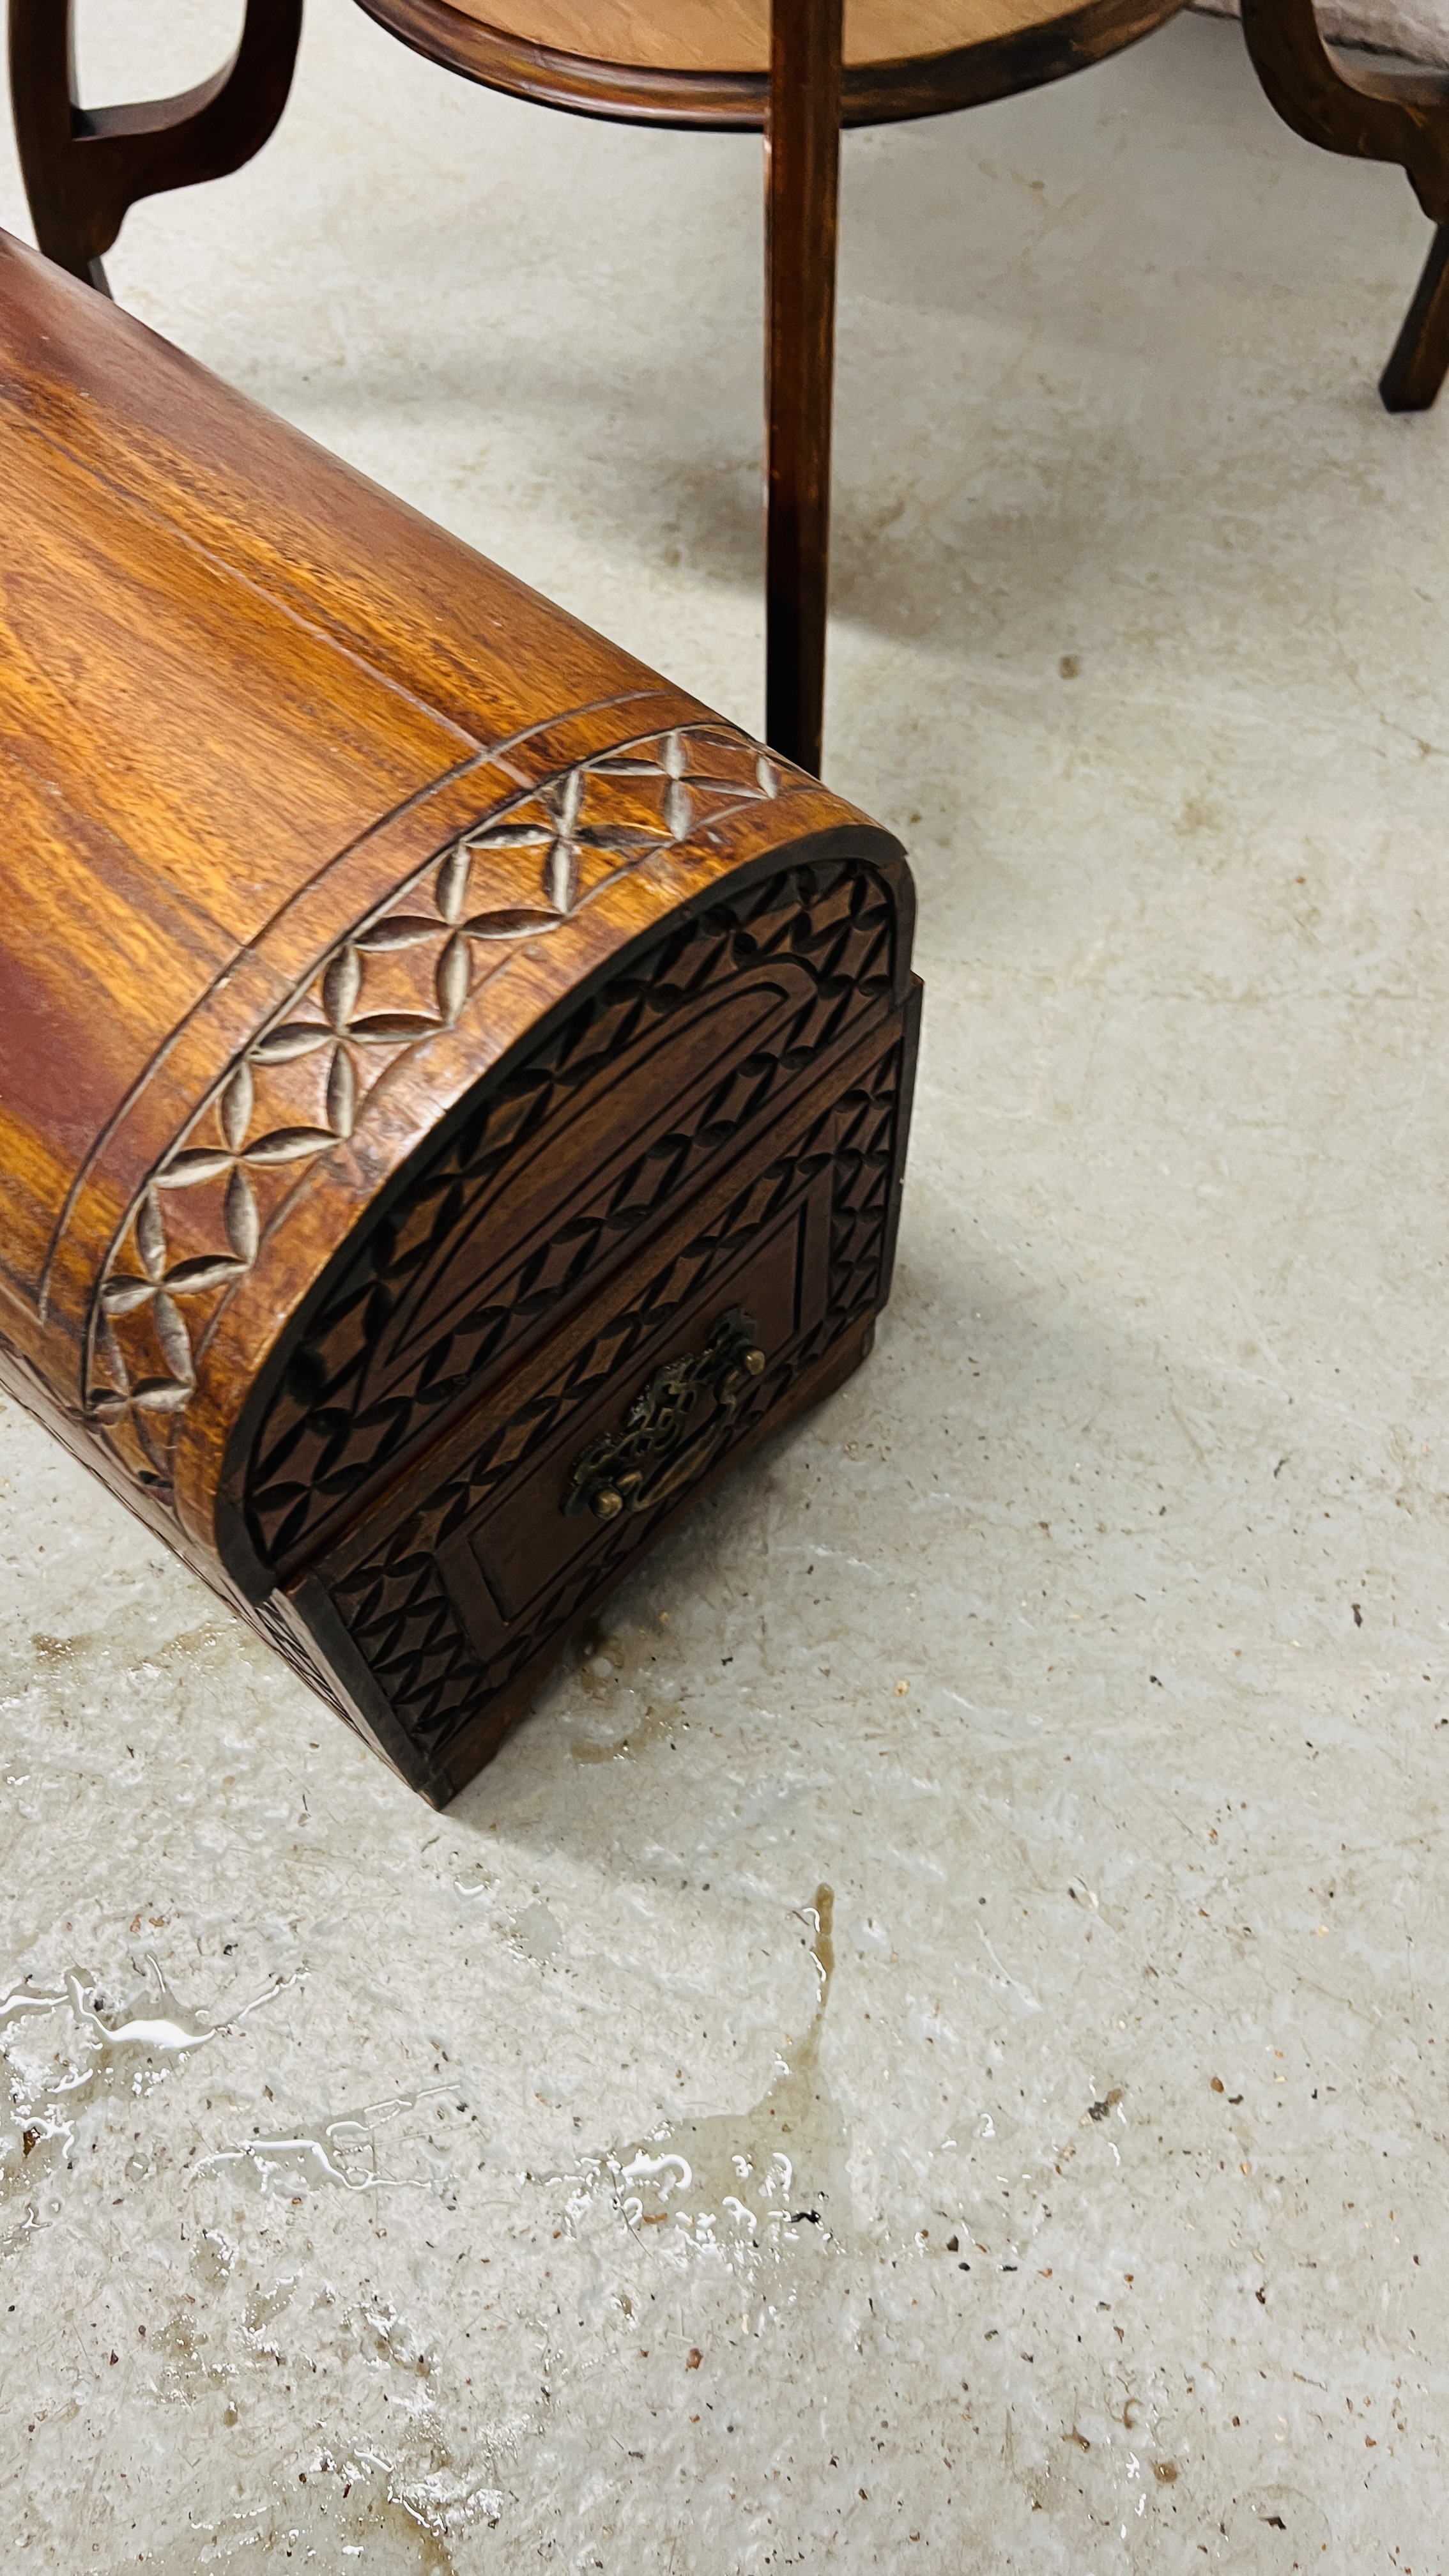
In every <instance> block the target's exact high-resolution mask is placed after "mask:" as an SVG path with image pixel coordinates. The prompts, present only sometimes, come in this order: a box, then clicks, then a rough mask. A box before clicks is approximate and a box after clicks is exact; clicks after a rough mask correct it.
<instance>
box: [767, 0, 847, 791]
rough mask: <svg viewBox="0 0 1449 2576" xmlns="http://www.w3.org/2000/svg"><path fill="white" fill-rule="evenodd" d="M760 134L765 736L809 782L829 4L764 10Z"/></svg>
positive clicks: (826, 264)
mask: <svg viewBox="0 0 1449 2576" xmlns="http://www.w3.org/2000/svg"><path fill="white" fill-rule="evenodd" d="M774 35H775V54H774V61H773V64H772V68H771V75H770V112H769V117H768V121H767V123H766V127H765V637H766V647H765V733H766V737H767V739H768V740H769V741H771V742H776V743H781V744H786V743H788V744H789V745H790V747H791V756H792V758H794V759H796V760H798V761H799V763H800V766H801V768H802V769H808V770H810V771H811V772H812V773H816V774H818V772H819V769H820V761H821V749H822V734H823V729H824V721H825V629H826V617H827V609H828V597H829V582H830V423H831V411H832V407H833V400H834V388H835V274H836V242H837V235H838V230H839V203H840V76H841V51H840V44H841V0H795V5H793V6H792V7H790V8H781V9H776V11H775V12H774Z"/></svg>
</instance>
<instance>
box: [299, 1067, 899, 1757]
mask: <svg viewBox="0 0 1449 2576" xmlns="http://www.w3.org/2000/svg"><path fill="white" fill-rule="evenodd" d="M900 1073H901V1055H900V1050H899V1048H898V1047H897V1048H894V1049H892V1050H891V1051H890V1052H889V1053H888V1054H887V1055H886V1056H884V1057H883V1058H882V1060H881V1062H880V1063H879V1065H877V1066H876V1067H875V1068H874V1069H873V1070H872V1072H871V1074H870V1075H869V1076H868V1077H867V1078H866V1079H865V1080H864V1081H863V1082H862V1083H860V1084H859V1085H858V1086H857V1087H856V1088H855V1089H853V1090H851V1091H850V1092H848V1093H847V1094H845V1095H844V1096H843V1097H842V1098H841V1099H840V1100H839V1101H837V1102H835V1103H834V1104H833V1106H832V1107H831V1108H830V1109H829V1110H828V1111H827V1112H825V1114H824V1115H823V1117H822V1118H821V1119H820V1120H819V1121H818V1122H817V1123H816V1125H815V1126H814V1127H813V1128H812V1130H811V1131H810V1133H809V1135H808V1136H807V1137H806V1138H804V1139H803V1140H802V1142H801V1144H800V1146H799V1147H798V1148H797V1150H796V1152H795V1153H794V1154H792V1155H791V1156H790V1157H789V1158H788V1159H787V1160H785V1161H782V1162H781V1163H780V1164H778V1165H776V1166H774V1167H772V1169H771V1171H770V1172H768V1173H766V1174H764V1175H762V1177H761V1181H760V1182H759V1183H758V1184H756V1185H754V1187H753V1188H752V1190H750V1191H747V1192H746V1193H744V1194H743V1196H742V1199H741V1201H740V1202H739V1203H737V1205H736V1207H735V1208H733V1209H731V1210H730V1211H729V1212H728V1214H727V1216H726V1217H725V1218H723V1219H722V1220H721V1221H720V1224H719V1226H718V1228H717V1229H716V1231H715V1232H714V1234H712V1235H711V1237H709V1238H706V1239H702V1245H701V1249H702V1250H704V1251H705V1252H706V1253H709V1252H713V1253H715V1254H716V1255H717V1256H718V1257H719V1258H721V1259H723V1258H729V1259H733V1257H734V1255H735V1253H736V1252H737V1250H738V1248H739V1245H740V1243H741V1242H742V1241H744V1240H747V1239H748V1236H749V1234H750V1233H751V1232H752V1231H757V1230H758V1227H759V1226H760V1225H762V1224H764V1223H766V1222H767V1221H768V1217H769V1214H770V1212H771V1210H772V1208H773V1206H774V1205H776V1204H778V1201H779V1199H780V1198H781V1197H783V1196H785V1195H786V1194H787V1193H788V1192H789V1191H790V1190H791V1189H792V1188H795V1187H798V1186H799V1185H800V1183H801V1181H802V1179H803V1180H808V1178H809V1177H810V1176H811V1174H812V1173H813V1172H814V1171H815V1170H818V1169H819V1168H820V1166H821V1164H822V1163H823V1162H825V1161H827V1160H828V1161H829V1163H830V1164H831V1167H832V1173H833V1185H832V1201H831V1251H830V1271H829V1286H828V1293H827V1302H826V1312H825V1314H824V1316H823V1318H822V1319H821V1321H820V1323H819V1324H818V1326H817V1327H816V1328H815V1330H814V1331H813V1332H811V1333H810V1334H808V1335H806V1336H804V1337H803V1338H802V1340H801V1341H800V1343H799V1344H797V1345H796V1346H795V1347H794V1348H793V1349H792V1350H791V1351H789V1352H788V1353H787V1354H786V1355H785V1357H784V1358H783V1360H782V1361H781V1362H780V1363H779V1364H777V1365H776V1366H775V1367H773V1368H771V1369H769V1370H767V1371H766V1373H765V1374H764V1375H763V1376H762V1377H760V1378H758V1379H756V1380H754V1381H753V1383H752V1385H751V1388H750V1390H749V1392H748V1395H747V1396H746V1397H745V1398H744V1399H743V1400H742V1401H741V1403H740V1406H739V1408H738V1411H737V1412H736V1414H735V1415H734V1416H733V1417H732V1426H731V1429H732V1439H731V1445H735V1444H737V1443H738V1442H739V1441H740V1440H741V1439H743V1438H744V1437H745V1436H747V1434H748V1433H749V1431H750V1430H751V1429H753V1427H754V1426H755V1424H756V1423H758V1422H759V1421H761V1420H762V1419H763V1418H764V1416H765V1414H767V1413H768V1412H769V1411H770V1410H771V1408H772V1407H773V1406H774V1405H776V1404H777V1403H778V1402H779V1401H780V1399H781V1398H782V1396H784V1395H785V1394H786V1393H787V1392H788V1389H789V1387H790V1386H791V1384H792V1383H793V1382H794V1380H795V1379H796V1378H797V1377H799V1376H801V1375H802V1374H803V1373H804V1372H805V1371H806V1370H808V1369H810V1368H812V1367H813V1366H814V1365H815V1363H816V1361H817V1360H819V1359H821V1358H823V1356H824V1355H825V1353H826V1352H827V1351H829V1350H830V1349H831V1347H832V1346H833V1344H834V1343H835V1342H836V1341H837V1340H838V1339H839V1337H840V1335H841V1334H842V1333H843V1332H845V1330H846V1329H847V1327H848V1326H849V1325H850V1324H851V1323H852V1322H854V1321H855V1320H856V1319H857V1318H858V1317H859V1316H860V1315H862V1314H865V1313H868V1312H869V1310H870V1308H871V1307H872V1305H873V1304H874V1302H875V1299H876V1296H877V1293H878V1289H879V1281H880V1264H881V1258H882V1254H883V1251H884V1245H885V1229H886V1220H887V1214H888V1209H889V1201H890V1191H891V1171H892V1167H893V1163H894V1150H893V1148H894V1133H895V1119H896V1111H897V1106H898V1099H899V1089H900ZM695 1251H696V1247H695V1246H691V1247H690V1251H689V1253H687V1254H684V1255H681V1257H680V1258H681V1262H683V1263H686V1264H687V1263H688V1262H689V1261H690V1259H691V1256H692V1255H693V1254H694V1253H695ZM707 1267H708V1263H707V1262H706V1270H707ZM702 1275H705V1272H701V1271H696V1272H695V1274H694V1281H693V1284H695V1285H697V1284H698V1280H699V1278H700V1276H702ZM670 1277H671V1274H670V1273H663V1274H661V1276H660V1278H659V1279H658V1280H655V1281H651V1282H650V1285H649V1287H648V1288H647V1289H646V1290H645V1291H644V1292H643V1296H642V1298H641V1300H640V1303H639V1307H638V1309H637V1314H636V1311H635V1310H631V1312H630V1314H629V1315H628V1316H626V1317H620V1318H615V1319H614V1320H613V1321H612V1322H611V1324H610V1325H609V1326H608V1327H606V1328H605V1329H604V1331H602V1332H601V1333H600V1334H599V1336H598V1337H597V1338H596V1340H595V1341H594V1342H593V1343H592V1344H591V1345H590V1346H589V1348H588V1349H587V1350H586V1351H585V1352H584V1353H583V1354H582V1355H581V1357H580V1360H579V1362H578V1364H577V1367H576V1369H575V1370H574V1371H572V1372H571V1373H570V1379H569V1382H568V1384H567V1385H566V1386H561V1387H559V1388H558V1389H556V1390H550V1391H549V1393H548V1395H547V1396H546V1397H545V1398H544V1399H542V1400H541V1401H540V1402H539V1404H537V1405H535V1406H531V1407H529V1408H527V1409H526V1410H524V1411H521V1412H520V1413H519V1414H518V1415H517V1416H515V1417H514V1418H513V1420H511V1421H510V1422H508V1423H507V1424H505V1425H504V1426H502V1427H501V1428H500V1429H499V1430H498V1431H497V1432H496V1433H495V1434H494V1435H493V1436H492V1437H491V1439H490V1440H489V1441H488V1442H487V1443H486V1444H485V1445H483V1446H482V1447H480V1449H479V1451H478V1452H477V1453H476V1454H475V1455H474V1457H473V1458H471V1459H470V1460H469V1462H468V1466H467V1468H466V1469H465V1470H464V1472H463V1473H462V1475H460V1476H459V1477H457V1478H455V1479H454V1480H453V1481H452V1482H451V1483H450V1484H448V1485H447V1486H445V1487H444V1488H442V1489H441V1490H440V1491H438V1492H437V1493H435V1494H433V1495H431V1496H430V1497H429V1499H428V1502H427V1503H426V1505H425V1506H424V1507H423V1509H422V1510H421V1511H420V1512H419V1513H418V1514H417V1515H416V1516H415V1518H414V1519H413V1520H412V1521H411V1522H410V1523H409V1524H408V1525H407V1526H406V1527H405V1528H404V1529H402V1530H400V1531H397V1532H394V1533H393V1534H392V1536H391V1537H390V1538H389V1539H388V1540H387V1541H386V1542H385V1544H384V1548H383V1550H382V1552H381V1553H380V1555H379V1557H378V1559H377V1560H376V1561H375V1562H373V1563H372V1564H369V1565H364V1566H362V1567H359V1568H358V1569H357V1570H356V1572H355V1573H353V1574H351V1575H350V1576H349V1577H348V1578H347V1579H346V1581H345V1582H341V1583H335V1584H334V1586H333V1590H334V1596H335V1598H336V1601H337V1606H338V1608H339V1609H340V1611H341V1612H342V1615H343V1617H344V1619H345V1620H346V1622H347V1625H348V1627H349V1629H350V1630H351V1632H352V1635H353V1637H354V1638H355V1640H356V1642H357V1644H358V1646H359V1648H360V1649H361V1651H362V1653H363V1655H364V1656H365V1658H366V1660H367V1662H368V1663H369V1665H370V1666H371V1667H372V1670H373V1672H374V1673H375V1674H376V1676H377V1679H378V1680H379V1682H380V1683H381V1684H382V1687H383V1689H384V1690H385V1691H386V1693H387V1696H388V1698H389V1700H390V1702H391V1704H392V1707H393V1709H394V1711H395V1713H396V1715H397V1716H398V1718H399V1719H400V1721H401V1722H402V1724H403V1725H404V1726H405V1727H406V1729H407V1731H408V1733H409V1735H410V1736H412V1737H413V1739H414V1741H415V1742H416V1743H418V1744H419V1745H420V1746H422V1747H423V1748H424V1749H425V1750H426V1751H427V1752H428V1754H429V1755H430V1756H431V1757H432V1758H433V1759H434V1760H445V1759H446V1755H447V1749H448V1746H449V1744H450V1743H451V1742H452V1740H453V1739H454V1738H455V1737H456V1736H457V1735H458V1734H459V1733H460V1732H461V1731H462V1729H463V1727H464V1726H466V1725H467V1724H468V1723H469V1722H470V1720H472V1719H473V1718H475V1717H476V1716H478V1715H479V1714H480V1713H481V1711H482V1710H483V1709H484V1708H485V1707H486V1705H487V1702H488V1700H489V1698H490V1697H491V1696H492V1695H493V1694H494V1693H496V1692H499V1691H502V1690H505V1689H506V1688H507V1687H508V1685H509V1683H510V1682H511V1681H512V1680H513V1679H514V1678H515V1676H516V1675H517V1674H519V1673H520V1672H522V1671H523V1670H524V1669H525V1668H526V1667H527V1665H528V1664H529V1663H530V1662H531V1661H532V1659H533V1657H534V1656H535V1655H536V1654H537V1653H539V1652H540V1650H541V1649H542V1647H543V1646H544V1644H545V1643H546V1642H547V1641H548V1640H549V1639H550V1638H551V1637H555V1636H557V1635H558V1633H559V1631H560V1629H561V1628H564V1627H566V1626H567V1624H568V1622H569V1621H570V1619H572V1618H573V1616H574V1615H575V1613H576V1612H577V1611H578V1610H579V1608H580V1607H581V1605H582V1604H583V1603H584V1602H585V1601H586V1600H587V1599H588V1597H589V1596H590V1594H591V1593H594V1592H595V1591H597V1590H598V1589H600V1588H601V1587H602V1586H603V1585H605V1584H607V1583H608V1582H609V1580H610V1579H611V1576H612V1575H613V1574H614V1573H615V1571H616V1570H617V1571H620V1572H622V1570H623V1567H624V1565H625V1563H626V1561H628V1560H629V1559H631V1558H632V1557H633V1556H634V1555H635V1554H636V1553H642V1552H643V1550H644V1549H645V1548H647V1546H648V1545H649V1542H650V1538H651V1536H652V1533H653V1527H654V1524H655V1522H656V1521H658V1520H659V1519H661V1518H662V1517H663V1516H664V1514H665V1513H667V1512H668V1511H669V1510H671V1509H672V1508H673V1503H672V1500H671V1501H666V1502H664V1503H662V1504H661V1505H660V1506H659V1508H658V1510H657V1511H656V1513H655V1514H654V1515H653V1516H652V1518H651V1516H650V1515H649V1514H647V1513H645V1514H640V1515H638V1516H636V1517H634V1518H632V1519H626V1520H624V1521H621V1522H616V1523H614V1524H612V1525H610V1526H609V1527H608V1528H606V1529H605V1530H604V1531H603V1532H601V1533H599V1534H598V1535H597V1536H596V1537H595V1539H594V1540H593V1542H592V1543H591V1544H590V1545H589V1546H588V1547H587V1548H586V1549H585V1550H584V1551H583V1554H582V1556H581V1558H579V1559H578V1560H576V1561H575V1563H574V1564H573V1566H572V1567H571V1568H570V1569H569V1571H568V1572H567V1573H566V1574H565V1575H564V1576H563V1577H562V1579H561V1580H560V1582H559V1584H558V1585H557V1586H556V1587H555V1588H554V1589H553V1590H552V1591H551V1592H550V1593H549V1594H548V1595H547V1596H546V1597H545V1598H544V1599H543V1600H541V1601H540V1602H539V1603H537V1604H536V1605H534V1607H533V1609H532V1610H531V1611H530V1614H529V1617H528V1620H527V1624H526V1626H524V1625H522V1624H520V1626H519V1628H517V1629H516V1630H515V1631H514V1632H513V1634H511V1635H510V1637H509V1640H508V1643H507V1646H506V1648H505V1649H504V1650H503V1652H502V1653H500V1654H499V1655H497V1656H496V1657H494V1658H493V1659H492V1660H491V1661H489V1662H485V1661H484V1660H483V1659H482V1658H481V1657H480V1656H479V1654H478V1653H477V1651H476V1649H475V1648H474V1646H473V1644H472V1642H471V1640H470V1639H469V1637H468V1635H467V1633H466V1631H465V1630H464V1628H463V1626H462V1623H461V1621H460V1620H459V1618H458V1614H457V1612H456V1610H455V1609H454V1607H453V1603H452V1599H451V1596H450V1595H449V1593H448V1590H447V1587H446V1585H445V1583H444V1581H443V1576H442V1573H441V1570H440V1568H439V1565H438V1562H437V1556H436V1553H435V1550H436V1547H437V1545H438V1543H439V1542H440V1541H441V1540H442V1539H444V1538H445V1537H446V1536H447V1535H448V1533H449V1532H450V1531H451V1530H453V1529H455V1528H457V1527H458V1526H459V1525H460V1524H461V1522H462V1521H464V1520H465V1519H466V1518H467V1517H468V1516H469V1514H470V1513H471V1511H472V1510H473V1509H475V1508H476V1505H477V1503H478V1501H479V1500H480V1499H481V1498H482V1497H483V1496H484V1495H485V1494H486V1493H487V1492H488V1490H489V1489H490V1487H491V1486H493V1485H495V1484H496V1483H497V1482H498V1481H499V1480H500V1477H501V1476H502V1475H503V1474H504V1473H506V1472H508V1471H509V1470H510V1469H511V1467H512V1466H513V1465H514V1464H515V1463H516V1462H517V1460H518V1459H520V1458H522V1457H524V1456H526V1455H527V1453H528V1451H529V1450H530V1449H531V1448H533V1447H534V1446H536V1445H537V1442H538V1441H539V1440H541V1439H543V1438H545V1437H546V1436H547V1434H548V1432H549V1431H550V1430H551V1429H552V1428H553V1426H554V1424H555V1423H556V1422H557V1420H558V1419H559V1417H560V1416H561V1414H562V1413H563V1412H564V1410H565V1409H566V1406H568V1405H572V1404H573V1403H575V1402H577V1401H579V1400H580V1398H581V1396H582V1395H583V1394H585V1393H586V1392H587V1390H588V1387H589V1385H591V1384H592V1383H594V1382H595V1374H596V1372H597V1373H605V1371H606V1368H607V1364H608V1360H609V1354H610V1353H611V1352H616V1351H617V1350H618V1349H619V1348H620V1337H621V1336H622V1340H623V1346H624V1347H625V1348H626V1349H627V1348H628V1347H629V1346H630V1345H631V1342H632V1341H638V1340H642V1339H643V1338H644V1337H645V1335H646V1334H647V1333H648V1332H650V1331H652V1330H653V1329H654V1328H655V1326H656V1324H657V1322H658V1321H659V1318H660V1315H661V1313H663V1314H666V1315H667V1312H668V1307H667V1304H663V1303H656V1302H655V1301H656V1300H660V1299H667V1296H668V1294H669V1283H670Z"/></svg>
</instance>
